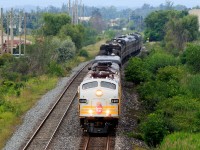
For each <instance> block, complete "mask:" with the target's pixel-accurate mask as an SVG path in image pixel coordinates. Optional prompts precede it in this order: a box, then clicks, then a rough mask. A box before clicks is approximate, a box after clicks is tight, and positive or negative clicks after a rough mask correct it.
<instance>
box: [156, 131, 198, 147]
mask: <svg viewBox="0 0 200 150" xmlns="http://www.w3.org/2000/svg"><path fill="white" fill-rule="evenodd" d="M158 149H159V150H199V149H200V134H199V133H198V134H192V133H184V132H177V133H174V134H171V135H168V136H167V137H166V138H165V139H164V140H163V142H162V144H161V146H160V147H159V148H158Z"/></svg>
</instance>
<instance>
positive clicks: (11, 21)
mask: <svg viewBox="0 0 200 150" xmlns="http://www.w3.org/2000/svg"><path fill="white" fill-rule="evenodd" d="M10 36H11V47H10V52H11V55H13V40H14V36H13V8H11V14H10Z"/></svg>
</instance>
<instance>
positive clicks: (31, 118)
mask: <svg viewBox="0 0 200 150" xmlns="http://www.w3.org/2000/svg"><path fill="white" fill-rule="evenodd" d="M86 63H88V62H85V63H82V64H80V65H79V66H77V67H76V68H74V69H73V70H72V73H71V75H70V76H69V77H64V78H61V79H60V80H59V82H58V83H57V86H56V87H55V88H54V89H53V90H51V91H49V92H47V93H46V94H45V95H44V96H42V98H41V99H40V100H39V101H38V102H37V103H36V105H35V106H34V107H33V108H32V109H30V110H29V111H28V112H27V113H26V115H25V116H24V118H23V123H22V125H20V126H19V127H18V128H17V130H16V132H15V133H14V134H13V136H12V137H11V138H10V140H8V142H7V143H6V146H5V147H4V150H19V149H21V146H22V145H23V144H24V142H25V141H26V140H27V138H28V137H29V135H30V133H32V131H33V130H34V129H35V128H36V126H37V124H38V122H39V121H41V119H42V118H43V117H44V116H45V114H46V113H47V112H48V111H49V108H50V107H52V105H53V104H54V103H55V101H56V100H57V98H58V97H59V96H60V94H61V92H62V91H63V89H64V87H65V86H66V84H67V83H68V81H69V80H70V79H71V78H72V77H73V75H74V74H76V72H77V71H78V70H80V69H81V68H82V67H83V66H84V65H85V64H86Z"/></svg>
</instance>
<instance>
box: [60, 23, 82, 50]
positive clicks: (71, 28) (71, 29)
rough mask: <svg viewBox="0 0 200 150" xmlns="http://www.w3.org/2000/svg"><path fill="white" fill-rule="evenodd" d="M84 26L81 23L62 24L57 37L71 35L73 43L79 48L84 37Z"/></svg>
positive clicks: (62, 37) (63, 37)
mask: <svg viewBox="0 0 200 150" xmlns="http://www.w3.org/2000/svg"><path fill="white" fill-rule="evenodd" d="M84 32H85V30H84V27H83V26H82V25H71V24H67V25H64V26H63V27H62V28H61V30H60V32H59V37H60V38H61V39H65V38H67V37H71V39H72V41H73V42H74V43H75V46H76V48H78V49H80V48H81V47H82V44H83V39H84Z"/></svg>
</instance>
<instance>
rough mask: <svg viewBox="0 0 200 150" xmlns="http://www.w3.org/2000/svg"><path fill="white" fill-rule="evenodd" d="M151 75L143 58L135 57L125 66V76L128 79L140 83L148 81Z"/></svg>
mask: <svg viewBox="0 0 200 150" xmlns="http://www.w3.org/2000/svg"><path fill="white" fill-rule="evenodd" d="M150 76H151V75H150V73H148V71H147V69H146V68H145V64H144V62H143V61H142V59H140V58H137V57H135V58H132V59H130V60H129V62H128V65H127V67H126V68H125V78H126V80H127V81H131V82H134V83H136V84H138V83H140V82H143V81H147V80H148V79H149V77H150Z"/></svg>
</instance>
